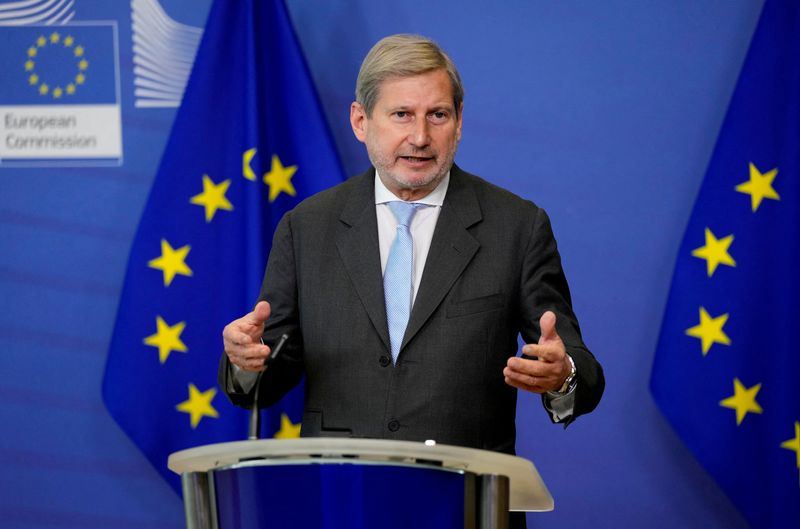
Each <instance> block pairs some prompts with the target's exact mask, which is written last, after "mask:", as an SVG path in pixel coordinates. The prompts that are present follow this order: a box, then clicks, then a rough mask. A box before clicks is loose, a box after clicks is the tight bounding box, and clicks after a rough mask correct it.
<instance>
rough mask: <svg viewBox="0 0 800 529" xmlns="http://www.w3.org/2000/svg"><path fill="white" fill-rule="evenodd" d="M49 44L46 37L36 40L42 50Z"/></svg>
mask: <svg viewBox="0 0 800 529" xmlns="http://www.w3.org/2000/svg"><path fill="white" fill-rule="evenodd" d="M45 44H47V39H46V38H44V35H42V36H41V37H39V38H38V39H36V45H37V46H39V47H40V48H44V45H45Z"/></svg>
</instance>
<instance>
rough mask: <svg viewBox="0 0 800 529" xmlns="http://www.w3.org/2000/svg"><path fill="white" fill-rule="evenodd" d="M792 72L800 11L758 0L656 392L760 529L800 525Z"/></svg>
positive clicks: (666, 325)
mask: <svg viewBox="0 0 800 529" xmlns="http://www.w3.org/2000/svg"><path fill="white" fill-rule="evenodd" d="M798 72H800V3H798V2H795V1H789V0H778V1H770V2H766V3H765V4H764V8H763V12H762V14H761V18H760V20H759V23H758V27H757V29H756V32H755V34H754V35H753V40H752V42H751V44H750V50H749V52H748V54H747V58H746V60H745V63H744V66H743V68H742V71H741V74H740V76H739V80H738V83H737V86H736V90H735V92H734V95H733V98H732V100H731V102H730V105H729V107H728V113H727V116H726V117H725V121H724V123H723V126H722V129H721V131H720V134H719V137H718V139H717V144H716V147H715V149H714V153H713V155H712V157H711V162H710V164H709V167H708V170H707V172H706V175H705V178H704V180H703V184H702V186H701V188H700V193H699V195H698V197H697V201H696V203H695V205H694V209H693V211H692V215H691V218H690V220H689V223H688V226H687V228H686V233H685V235H684V238H683V242H682V244H681V246H680V252H679V254H678V258H677V262H676V265H675V272H674V276H673V279H672V287H671V289H670V293H669V298H668V301H667V306H666V310H665V313H664V320H663V323H662V327H661V334H660V337H659V341H658V347H657V350H656V356H655V362H654V365H653V372H652V377H651V383H650V386H651V389H652V392H653V396H654V397H655V400H656V403H657V404H658V406H659V407H660V408H661V410H662V412H663V413H664V415H665V416H666V418H667V420H668V421H669V422H670V423H671V424H672V426H673V428H674V429H675V431H676V432H677V433H678V435H679V436H680V437H681V439H682V440H683V441H684V442H685V443H686V445H687V446H688V447H689V449H690V450H691V451H692V453H693V454H694V455H695V457H696V458H697V460H698V461H699V462H700V463H701V464H702V465H703V466H704V467H705V469H706V470H707V471H708V472H709V474H711V476H712V477H713V478H714V479H715V480H716V482H717V483H718V484H719V486H720V487H721V488H722V490H724V491H725V493H726V494H727V495H728V496H729V497H730V499H731V500H732V502H733V503H734V504H735V505H736V507H737V508H738V509H739V510H740V511H741V512H742V514H743V515H744V517H745V518H746V519H747V520H748V522H749V523H750V525H751V526H752V527H754V528H757V529H758V528H772V527H800V455H798V454H800V433H798V432H800V426H798V425H800V383H798V381H797V378H798V373H800V352H799V351H800V346H798V339H797V336H796V334H797V333H796V331H795V329H796V328H797V325H798V322H800V280H798V278H799V277H800V274H798V262H800V75H798ZM710 227H711V228H710ZM714 234H717V235H716V236H715V235H714ZM718 265H727V266H724V267H721V266H718ZM698 307H700V321H699V324H698V312H697V311H698ZM705 307H708V308H709V310H708V312H707V311H706V309H705ZM711 307H713V311H712V310H711ZM698 340H700V342H699V343H700V345H701V347H702V352H703V354H698ZM720 345H722V346H724V347H720ZM709 350H710V351H709ZM673 485H677V486H679V484H673Z"/></svg>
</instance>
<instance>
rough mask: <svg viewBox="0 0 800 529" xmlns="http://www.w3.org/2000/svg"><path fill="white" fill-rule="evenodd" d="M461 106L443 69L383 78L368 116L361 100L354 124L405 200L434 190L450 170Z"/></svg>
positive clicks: (387, 179) (352, 109)
mask: <svg viewBox="0 0 800 529" xmlns="http://www.w3.org/2000/svg"><path fill="white" fill-rule="evenodd" d="M461 110H462V109H458V112H456V109H455V108H454V107H453V89H452V86H451V84H450V78H449V77H448V76H447V72H446V71H445V70H433V71H430V72H427V73H423V74H420V75H414V76H411V77H395V78H389V79H386V80H384V81H383V82H382V83H381V85H380V89H379V92H378V100H377V101H376V102H375V107H374V108H373V109H372V116H371V117H369V118H368V117H367V115H366V112H365V111H364V108H363V107H362V106H361V105H360V104H359V103H353V104H352V106H351V107H350V123H351V125H352V126H353V132H354V133H355V135H356V137H357V138H358V140H359V141H361V142H363V143H364V144H365V145H366V146H367V153H368V154H369V159H370V161H371V162H372V164H373V165H374V166H375V168H376V169H377V170H378V174H380V176H381V180H382V181H383V183H384V185H385V186H386V187H387V188H388V189H389V190H390V191H392V192H393V193H394V194H395V195H397V196H399V197H401V198H403V199H405V200H414V199H418V198H421V197H423V196H425V195H427V194H428V193H430V192H431V191H433V190H434V189H435V188H436V186H437V185H438V184H439V182H440V181H441V180H442V178H444V175H446V174H447V171H449V170H450V167H451V166H452V165H453V159H454V158H455V154H456V147H457V145H458V140H459V139H460V138H461Z"/></svg>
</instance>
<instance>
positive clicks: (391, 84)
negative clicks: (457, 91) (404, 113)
mask: <svg viewBox="0 0 800 529" xmlns="http://www.w3.org/2000/svg"><path fill="white" fill-rule="evenodd" d="M437 77H439V79H437ZM442 81H444V82H442ZM436 85H439V87H441V88H442V89H441V90H436ZM432 88H433V90H431V89H432ZM377 95H378V97H377V101H376V102H377V103H378V104H381V105H390V106H416V105H418V104H420V103H424V104H425V105H428V106H436V107H450V108H452V107H453V97H454V96H453V86H452V83H451V82H450V78H449V77H448V75H447V72H446V71H445V70H443V69H441V70H430V71H427V72H423V73H419V74H413V75H392V76H389V77H387V78H385V79H383V80H382V81H381V82H380V84H379V85H378V94H377Z"/></svg>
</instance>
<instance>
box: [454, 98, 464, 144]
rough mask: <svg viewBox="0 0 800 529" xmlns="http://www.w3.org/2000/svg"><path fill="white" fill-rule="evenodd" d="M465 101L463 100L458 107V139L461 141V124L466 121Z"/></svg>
mask: <svg viewBox="0 0 800 529" xmlns="http://www.w3.org/2000/svg"><path fill="white" fill-rule="evenodd" d="M463 118H464V102H463V101H462V102H461V105H460V108H459V109H458V121H457V122H456V141H461V124H462V123H463V121H464V119H463Z"/></svg>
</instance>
